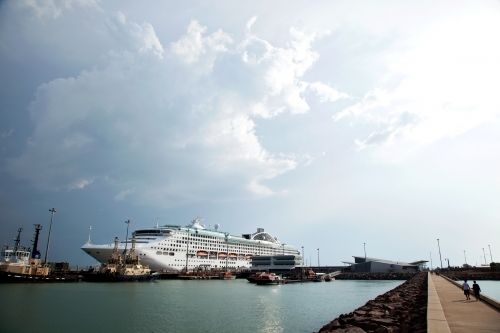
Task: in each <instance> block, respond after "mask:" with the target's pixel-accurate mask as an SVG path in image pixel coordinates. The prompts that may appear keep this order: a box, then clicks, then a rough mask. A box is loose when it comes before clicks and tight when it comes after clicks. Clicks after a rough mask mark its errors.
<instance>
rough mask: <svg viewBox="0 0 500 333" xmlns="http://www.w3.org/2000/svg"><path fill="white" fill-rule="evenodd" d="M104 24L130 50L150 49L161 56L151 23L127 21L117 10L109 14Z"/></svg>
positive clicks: (161, 51) (141, 51)
mask: <svg viewBox="0 0 500 333" xmlns="http://www.w3.org/2000/svg"><path fill="white" fill-rule="evenodd" d="M106 25H107V27H108V29H109V31H110V32H111V33H112V35H113V36H114V37H115V39H116V40H117V41H118V42H120V43H121V44H122V45H124V46H125V47H126V48H127V49H128V50H130V51H131V52H139V53H143V52H148V51H152V52H153V53H155V54H156V55H157V56H158V57H159V58H162V54H163V47H162V45H161V43H160V40H159V39H158V37H157V36H156V33H155V31H154V29H153V26H152V25H151V24H149V23H147V22H144V23H142V24H141V25H139V24H137V23H135V22H128V21H127V20H126V18H125V15H124V14H123V13H121V12H118V13H116V14H114V15H111V16H110V18H109V19H108V20H107V22H106Z"/></svg>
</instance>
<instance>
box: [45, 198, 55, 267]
mask: <svg viewBox="0 0 500 333" xmlns="http://www.w3.org/2000/svg"><path fill="white" fill-rule="evenodd" d="M49 212H51V213H52V216H51V217H50V227H49V238H48V239H47V248H46V249H45V259H44V263H47V259H48V257H49V245H50V233H51V232H52V221H53V220H54V213H55V212H56V209H55V208H51V209H49Z"/></svg>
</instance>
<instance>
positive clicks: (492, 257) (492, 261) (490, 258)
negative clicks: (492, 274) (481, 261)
mask: <svg viewBox="0 0 500 333" xmlns="http://www.w3.org/2000/svg"><path fill="white" fill-rule="evenodd" d="M488 248H489V249H490V259H491V262H493V257H492V256H491V247H490V246H489V245H488Z"/></svg>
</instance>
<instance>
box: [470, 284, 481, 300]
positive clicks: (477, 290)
mask: <svg viewBox="0 0 500 333" xmlns="http://www.w3.org/2000/svg"><path fill="white" fill-rule="evenodd" d="M472 290H474V296H476V301H479V300H481V295H480V293H481V288H479V285H478V284H477V283H476V281H474V284H473V285H472Z"/></svg>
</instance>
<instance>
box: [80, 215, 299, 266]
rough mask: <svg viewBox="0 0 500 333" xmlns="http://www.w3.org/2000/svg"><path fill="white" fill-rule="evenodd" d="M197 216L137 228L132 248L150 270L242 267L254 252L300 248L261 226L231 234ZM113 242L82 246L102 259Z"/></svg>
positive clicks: (289, 251)
mask: <svg viewBox="0 0 500 333" xmlns="http://www.w3.org/2000/svg"><path fill="white" fill-rule="evenodd" d="M201 220H202V219H201V218H200V217H197V218H196V219H194V220H193V221H191V223H190V224H189V225H187V226H185V227H183V226H179V225H164V226H159V225H158V222H157V223H156V227H154V228H145V229H138V230H135V231H134V232H133V233H132V237H135V240H136V248H135V252H136V254H137V255H139V256H140V260H141V262H142V263H143V264H144V265H148V266H149V267H150V269H151V270H152V271H160V270H163V271H186V270H187V271H191V270H193V269H196V268H198V267H203V268H205V269H206V268H208V269H210V268H226V267H227V268H228V269H244V268H250V267H251V266H252V264H251V261H252V257H253V256H259V255H276V254H293V255H300V251H298V250H297V249H295V248H294V247H293V246H291V245H286V244H284V243H280V242H279V241H278V239H277V238H275V237H273V236H271V235H269V234H268V233H267V232H265V231H264V229H263V228H257V232H255V233H252V234H244V235H241V236H234V235H230V234H229V233H228V232H222V231H220V230H219V228H220V226H219V225H218V224H215V225H214V229H210V228H208V229H207V228H205V226H203V225H202V224H201V223H200V222H201ZM128 243H131V238H130V239H127V240H125V241H122V242H120V244H119V246H118V249H119V250H120V249H121V250H123V251H125V249H126V248H127V249H130V246H127V245H129V244H128ZM113 248H114V244H105V245H95V244H91V242H90V237H89V241H88V242H87V243H86V244H85V245H83V246H82V250H83V251H85V252H86V253H87V254H89V255H90V256H92V257H93V258H94V259H96V260H97V261H99V262H101V263H103V262H106V261H107V260H108V258H109V257H110V256H111V254H112V252H113Z"/></svg>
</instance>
